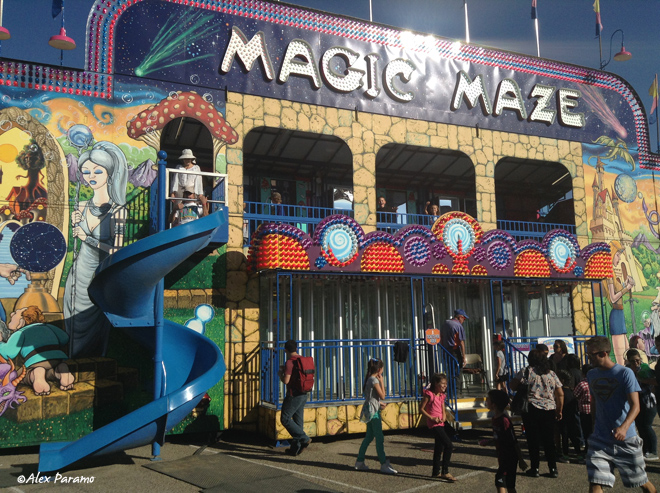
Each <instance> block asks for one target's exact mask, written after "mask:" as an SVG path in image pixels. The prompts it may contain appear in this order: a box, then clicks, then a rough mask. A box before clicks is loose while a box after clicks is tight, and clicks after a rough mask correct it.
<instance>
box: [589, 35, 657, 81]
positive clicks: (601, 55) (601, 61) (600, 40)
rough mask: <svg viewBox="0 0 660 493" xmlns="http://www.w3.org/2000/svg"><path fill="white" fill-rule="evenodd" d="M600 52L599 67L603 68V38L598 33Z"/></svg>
mask: <svg viewBox="0 0 660 493" xmlns="http://www.w3.org/2000/svg"><path fill="white" fill-rule="evenodd" d="M598 53H599V55H600V58H599V59H598V68H600V70H603V39H602V36H601V34H600V33H598ZM647 80H648V79H647Z"/></svg>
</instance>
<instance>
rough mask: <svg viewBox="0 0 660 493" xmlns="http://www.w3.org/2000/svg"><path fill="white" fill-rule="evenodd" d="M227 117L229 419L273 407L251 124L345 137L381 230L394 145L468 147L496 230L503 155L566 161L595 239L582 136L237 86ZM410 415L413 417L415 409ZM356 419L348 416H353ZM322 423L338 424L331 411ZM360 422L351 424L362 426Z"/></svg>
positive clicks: (361, 191) (483, 218)
mask: <svg viewBox="0 0 660 493" xmlns="http://www.w3.org/2000/svg"><path fill="white" fill-rule="evenodd" d="M226 119H227V121H228V122H229V124H230V125H231V126H232V127H233V128H234V129H235V130H236V132H237V133H238V136H239V138H238V141H237V142H236V143H235V144H233V145H229V146H228V148H227V174H228V181H229V193H228V199H229V213H230V229H229V243H228V245H227V290H226V297H227V309H226V314H225V319H226V321H227V329H226V346H225V355H226V359H227V365H228V369H227V375H226V383H225V392H226V396H227V397H226V399H227V402H226V406H225V423H226V424H227V426H230V427H239V428H242V427H244V428H247V429H256V428H259V429H262V430H267V429H268V426H271V425H269V424H267V423H266V422H265V421H264V415H263V413H264V412H266V411H264V410H261V411H258V410H257V408H258V404H259V381H260V368H259V354H258V353H259V323H258V320H259V311H258V307H259V298H258V294H259V293H258V289H259V285H258V282H259V281H258V277H257V276H256V275H252V276H250V275H248V273H247V264H246V253H247V252H246V251H245V250H244V248H243V216H242V211H243V188H242V183H243V152H242V149H243V140H244V138H245V136H246V135H247V134H248V133H249V132H250V131H251V130H252V129H254V128H257V127H262V126H267V127H273V128H284V129H288V130H298V131H302V132H313V133H319V134H325V135H333V136H335V137H338V138H340V139H342V140H343V141H344V142H346V144H347V145H348V147H349V148H350V150H351V152H352V155H353V188H354V217H355V219H356V221H357V222H358V223H360V225H361V226H362V227H363V229H364V231H365V233H369V232H371V231H374V230H375V229H376V156H377V155H378V151H379V150H380V149H381V148H382V147H383V146H385V145H387V144H403V145H416V146H421V147H434V148H439V149H448V150H455V151H460V152H463V153H465V154H466V155H467V156H468V157H469V158H470V159H471V160H472V162H473V164H474V168H475V187H476V199H477V207H478V210H477V217H476V219H477V220H478V221H479V222H480V223H481V225H482V227H483V228H484V230H490V229H495V228H496V224H497V211H496V207H495V166H496V164H497V163H498V162H499V161H500V160H501V159H503V158H506V157H515V158H520V159H536V160H545V161H555V162H559V163H561V164H563V165H564V166H565V167H566V169H567V171H568V172H569V173H570V176H571V179H572V182H573V190H574V203H575V225H576V232H577V236H578V241H579V243H580V246H581V247H584V246H586V245H587V244H588V242H589V239H588V236H587V214H586V208H587V204H586V197H585V183H584V175H583V168H582V146H581V145H580V144H579V143H573V142H567V141H561V140H557V139H550V138H541V137H534V136H526V135H518V134H512V133H506V132H496V131H484V130H479V131H478V130H477V129H473V128H469V127H457V126H452V125H446V124H439V123H433V122H426V121H418V120H406V119H403V118H398V117H390V116H384V115H373V114H369V113H363V112H359V111H357V112H355V111H348V110H341V109H336V108H326V107H321V106H314V105H309V104H302V103H296V102H290V101H282V100H276V99H269V98H262V97H258V96H251V95H243V94H237V93H229V94H228V99H227V103H226ZM574 297H575V299H576V306H575V323H576V327H577V329H578V331H579V332H581V333H588V331H589V329H590V324H589V319H590V318H589V317H590V316H591V314H592V311H593V308H592V305H591V303H592V301H591V293H590V289H589V288H588V287H582V286H579V287H577V288H575V290H574ZM349 407H350V406H349ZM310 412H312V411H310ZM313 412H321V413H322V412H323V411H313ZM348 412H349V413H350V411H348ZM258 413H261V414H258ZM306 413H307V411H306ZM328 413H330V414H331V412H330V411H329V410H328ZM403 415H406V416H407V415H408V413H407V412H405V413H403ZM307 417H308V416H307V414H306V422H309V423H312V422H314V423H317V425H316V426H328V425H327V424H324V425H318V422H319V420H318V419H316V418H314V419H312V418H309V420H308V419H307ZM337 419H338V418H337ZM321 421H323V419H322V420H321ZM351 421H352V420H351V419H347V420H345V422H346V423H350V422H351ZM323 422H324V423H326V422H328V423H335V422H334V421H332V419H331V418H329V417H328V418H327V421H323ZM339 422H341V420H339ZM277 423H279V420H277ZM357 423H359V421H358V422H357ZM357 423H356V424H352V425H351V427H353V428H355V427H358V426H359V424H357ZM273 426H274V425H273ZM309 426H311V425H309ZM330 426H331V427H332V426H335V425H334V424H331V425H330ZM347 426H348V425H347ZM392 426H394V425H392ZM269 435H271V436H275V431H274V430H273V431H272V432H269Z"/></svg>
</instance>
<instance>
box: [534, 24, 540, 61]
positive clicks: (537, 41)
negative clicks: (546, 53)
mask: <svg viewBox="0 0 660 493" xmlns="http://www.w3.org/2000/svg"><path fill="white" fill-rule="evenodd" d="M534 28H535V29H536V56H537V57H539V58H541V48H540V45H539V18H538V17H537V18H536V19H534Z"/></svg>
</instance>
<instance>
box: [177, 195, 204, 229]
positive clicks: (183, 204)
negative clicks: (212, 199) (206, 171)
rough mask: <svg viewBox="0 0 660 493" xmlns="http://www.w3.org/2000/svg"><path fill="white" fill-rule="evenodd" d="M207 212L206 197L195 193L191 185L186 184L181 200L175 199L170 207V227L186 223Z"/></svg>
mask: <svg viewBox="0 0 660 493" xmlns="http://www.w3.org/2000/svg"><path fill="white" fill-rule="evenodd" d="M208 214H209V204H208V199H207V198H206V197H205V196H204V195H201V194H200V195H195V193H194V189H193V187H191V186H187V187H185V188H184V189H183V200H177V201H175V203H174V206H173V207H172V214H170V224H171V225H172V227H174V226H178V225H180V224H186V223H189V222H191V221H194V220H195V219H199V218H200V217H204V216H208Z"/></svg>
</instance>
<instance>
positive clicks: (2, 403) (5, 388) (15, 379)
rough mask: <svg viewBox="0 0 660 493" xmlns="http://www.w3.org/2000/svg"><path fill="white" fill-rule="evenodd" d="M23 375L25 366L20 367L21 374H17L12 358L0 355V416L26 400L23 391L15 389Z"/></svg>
mask: <svg viewBox="0 0 660 493" xmlns="http://www.w3.org/2000/svg"><path fill="white" fill-rule="evenodd" d="M24 377H25V367H22V371H21V375H20V376H19V375H18V372H17V371H16V368H15V367H14V363H13V361H12V360H6V359H4V358H3V357H2V356H0V379H2V380H0V416H2V415H3V414H4V413H5V411H6V410H7V409H16V407H15V406H17V405H18V404H21V403H22V402H25V401H27V397H25V396H24V395H23V392H20V391H18V390H16V387H18V384H19V383H20V382H21V380H23V378H24Z"/></svg>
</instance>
